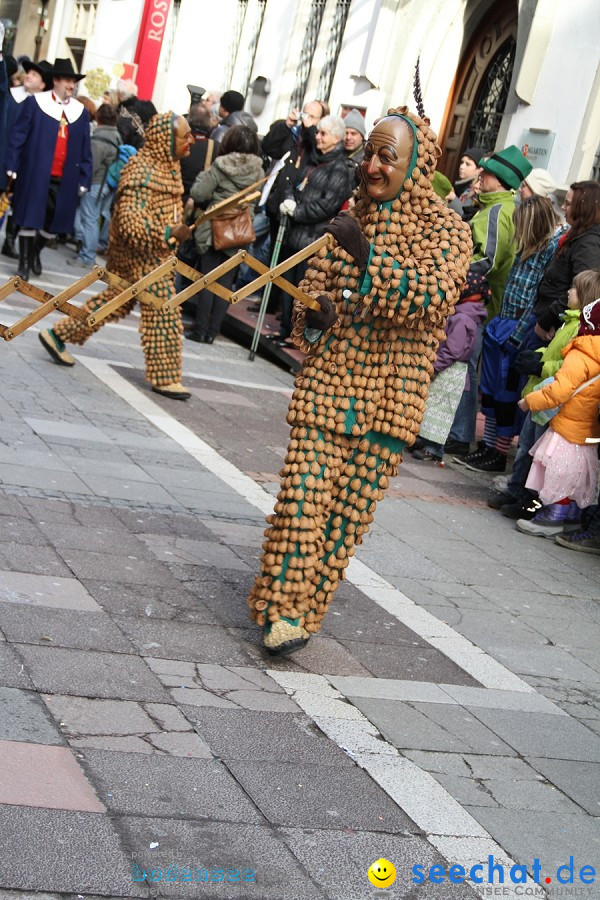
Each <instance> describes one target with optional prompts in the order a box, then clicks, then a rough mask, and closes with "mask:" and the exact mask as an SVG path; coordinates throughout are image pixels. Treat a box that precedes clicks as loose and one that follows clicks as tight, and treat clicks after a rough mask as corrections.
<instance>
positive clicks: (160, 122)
mask: <svg viewBox="0 0 600 900" xmlns="http://www.w3.org/2000/svg"><path fill="white" fill-rule="evenodd" d="M189 148H190V127H189V125H188V123H187V122H186V120H185V119H183V118H181V117H179V116H174V115H173V114H172V113H164V114H161V115H156V116H154V117H153V118H152V119H151V121H150V124H149V126H148V129H147V131H146V137H145V141H144V145H143V147H142V149H141V150H140V151H139V153H138V154H137V155H136V156H134V157H132V158H131V159H130V160H129V162H128V163H127V165H126V166H125V168H124V169H123V171H122V174H121V178H120V181H119V185H118V187H117V199H116V203H115V208H114V212H113V216H112V220H111V224H110V237H109V246H108V255H107V259H106V268H107V270H108V271H109V272H113V273H114V274H116V275H120V276H121V278H124V279H125V280H126V281H127V282H128V283H130V284H131V283H133V282H135V281H138V280H139V279H140V278H143V277H144V275H147V274H148V273H149V272H151V271H152V269H155V268H156V267H157V266H160V265H161V263H163V262H165V260H167V259H168V258H169V256H172V255H173V252H174V251H173V250H172V249H171V247H170V245H169V242H170V239H171V238H175V239H176V240H178V241H179V240H188V239H189V238H190V236H191V231H190V229H189V228H188V227H187V226H186V225H182V224H181V220H182V214H183V208H182V194H183V184H182V181H181V168H180V164H179V159H181V158H182V157H183V156H186V155H187V154H188V153H189ZM176 222H179V224H175V223H176ZM146 291H147V292H149V293H152V294H154V295H155V296H157V297H159V298H160V299H161V300H163V301H166V300H168V299H169V298H170V297H171V296H173V295H174V293H175V273H174V272H173V273H172V274H171V273H169V274H167V275H163V277H162V278H161V279H160V280H159V281H156V282H155V283H154V284H152V285H150V286H149V287H147V288H146ZM119 292H120V288H118V287H114V288H109V289H108V290H106V291H103V292H102V293H101V294H98V295H97V296H96V297H93V298H92V299H90V300H88V302H87V303H86V304H85V306H84V309H85V310H87V312H88V313H89V314H91V313H93V312H95V311H96V310H98V309H100V308H101V307H102V306H103V305H104V304H105V303H108V301H109V300H112V299H113V298H114V297H116V295H117V294H118V293H119ZM134 305H135V298H134V299H131V300H129V301H128V302H127V303H124V304H123V305H122V306H120V307H119V308H118V309H116V310H115V311H114V312H113V313H111V314H110V315H109V316H107V317H106V319H103V320H101V321H100V322H98V323H97V324H96V325H93V326H90V325H86V323H85V322H80V321H77V320H75V319H73V318H70V317H66V318H64V319H61V320H60V322H58V324H57V325H55V326H54V328H52V329H48V330H46V331H42V332H41V334H40V340H41V342H42V344H43V345H44V347H45V348H46V350H47V351H48V352H49V353H50V355H51V356H52V357H53V358H54V359H55V361H56V362H58V363H60V364H62V365H73V364H74V362H75V360H74V359H73V357H72V356H71V354H70V353H68V351H67V350H66V348H65V343H71V344H80V345H81V344H84V343H85V342H86V341H87V339H88V338H89V337H90V336H91V335H92V334H93V333H94V332H96V331H98V329H99V328H100V327H101V326H102V325H104V324H105V323H106V322H111V321H113V322H114V321H116V320H118V319H122V318H123V317H124V316H126V315H127V314H128V313H129V312H130V311H131V310H132V308H133V306H134ZM140 305H141V322H140V333H141V341H142V349H143V351H144V357H145V360H146V379H147V380H148V381H149V382H150V383H151V384H152V389H153V390H154V391H156V392H157V393H160V394H164V395H165V396H167V397H172V398H174V399H177V400H187V399H188V398H189V396H190V394H189V392H188V391H186V390H185V388H184V387H183V386H182V385H181V346H182V333H183V327H182V321H181V309H180V308H179V307H177V308H176V309H173V310H163V309H155V308H154V307H153V306H150V305H148V304H145V303H142V304H140Z"/></svg>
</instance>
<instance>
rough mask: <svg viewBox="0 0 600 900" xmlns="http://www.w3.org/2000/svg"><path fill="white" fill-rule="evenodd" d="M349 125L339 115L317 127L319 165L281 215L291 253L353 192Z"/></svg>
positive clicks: (296, 274)
mask: <svg viewBox="0 0 600 900" xmlns="http://www.w3.org/2000/svg"><path fill="white" fill-rule="evenodd" d="M345 134H346V126H345V125H344V120H343V119H340V118H339V117H338V116H325V117H324V118H323V119H321V121H320V122H319V124H318V125H317V135H316V145H317V151H318V153H317V162H316V165H314V166H309V167H308V168H307V170H306V174H305V176H304V178H303V179H302V181H300V182H299V183H298V184H297V185H295V187H293V188H292V189H290V192H289V196H287V197H286V199H284V200H283V202H282V203H281V206H280V207H279V212H280V214H281V216H282V221H283V217H284V216H285V217H286V224H287V227H286V232H285V239H284V244H285V247H286V249H287V250H288V251H289V252H288V254H287V255H288V256H289V255H291V253H296V252H297V251H298V250H302V249H303V248H304V247H308V245H309V244H312V242H313V241H316V240H317V238H319V237H321V235H323V234H325V229H326V227H327V225H328V223H329V221H330V220H331V219H332V218H333V216H335V215H336V214H337V213H338V212H339V211H340V209H341V208H342V206H343V205H344V203H345V202H346V200H347V199H348V198H349V196H350V194H351V193H352V189H353V184H352V183H351V173H350V170H349V169H348V163H347V159H346V154H345V151H344V136H345ZM305 271H306V263H305V262H303V263H299V264H298V265H297V266H295V267H294V268H293V269H291V270H290V271H289V272H288V273H287V274H286V278H287V279H288V280H289V281H291V282H292V283H293V284H299V283H300V281H301V280H302V278H303V277H304V273H305ZM292 306H293V301H292V299H291V297H288V296H287V294H286V295H285V297H284V299H283V303H282V319H281V333H280V335H279V339H280V340H286V339H287V338H288V337H289V336H290V334H291V332H292Z"/></svg>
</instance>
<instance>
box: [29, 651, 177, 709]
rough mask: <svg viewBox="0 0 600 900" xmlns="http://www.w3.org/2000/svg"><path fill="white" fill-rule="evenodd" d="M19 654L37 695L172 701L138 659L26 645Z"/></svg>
mask: <svg viewBox="0 0 600 900" xmlns="http://www.w3.org/2000/svg"><path fill="white" fill-rule="evenodd" d="M19 652H20V654H21V656H22V657H23V660H24V662H25V665H26V667H27V669H28V671H29V673H30V675H31V679H32V681H33V683H34V684H35V686H36V689H37V690H38V691H43V692H45V693H50V694H74V695H76V696H77V695H82V696H87V697H114V698H118V699H123V700H150V701H153V702H162V703H164V702H168V701H169V695H168V694H167V693H166V692H165V690H164V688H163V686H162V685H161V683H160V681H158V679H157V678H156V676H155V675H153V674H152V672H151V671H150V669H148V667H147V666H146V665H145V664H144V662H143V660H141V659H139V657H137V656H128V655H126V654H124V653H98V652H92V651H89V650H85V651H84V650H70V649H64V648H62V647H35V646H29V645H26V644H23V645H20V647H19Z"/></svg>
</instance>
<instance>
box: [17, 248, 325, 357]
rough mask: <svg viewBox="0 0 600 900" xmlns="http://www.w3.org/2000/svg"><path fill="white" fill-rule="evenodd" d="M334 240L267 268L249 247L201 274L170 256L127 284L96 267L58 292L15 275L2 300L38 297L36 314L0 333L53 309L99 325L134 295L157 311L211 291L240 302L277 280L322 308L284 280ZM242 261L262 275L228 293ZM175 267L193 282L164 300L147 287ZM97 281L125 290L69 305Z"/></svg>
mask: <svg viewBox="0 0 600 900" xmlns="http://www.w3.org/2000/svg"><path fill="white" fill-rule="evenodd" d="M331 240H332V237H331V235H328V234H326V235H323V237H321V238H319V239H318V240H317V241H314V243H312V244H310V245H309V246H308V247H305V248H304V250H300V251H299V252H298V253H295V254H294V255H293V256H290V257H289V259H286V260H285V261H284V262H282V263H279V265H277V266H274V267H273V268H272V269H269V268H268V266H266V265H265V264H264V263H262V262H260V261H259V260H257V259H255V258H254V257H253V256H252V255H251V254H250V253H248V251H247V250H238V252H237V253H235V254H234V255H233V256H231V257H230V258H229V259H227V260H226V261H225V262H224V263H221V265H220V266H217V267H216V268H215V269H212V270H211V271H210V272H207V273H206V274H203V273H202V272H199V271H198V270H197V269H194V268H192V267H191V266H188V265H186V264H185V263H183V262H181V260H179V259H177V257H175V256H172V257H169V259H167V260H166V261H165V262H164V263H161V265H160V266H157V267H156V268H155V269H152V271H151V272H149V273H148V274H147V275H145V276H144V277H143V278H140V279H139V281H136V282H135V283H134V284H129V283H128V282H126V281H125V280H124V279H123V278H120V277H119V276H118V275H115V274H113V273H112V272H108V271H107V270H106V269H105V268H103V267H102V266H94V268H93V269H91V271H90V272H88V273H87V274H86V275H83V276H82V277H81V278H78V279H77V281H75V282H73V284H71V285H69V287H67V288H65V289H64V290H63V291H61V292H60V293H58V294H56V295H55V296H53V295H52V294H49V293H48V292H47V291H43V290H41V289H40V288H38V287H35V285H33V284H29V282H28V281H24V280H23V279H22V278H20V277H19V276H18V275H17V276H15V277H13V278H11V279H9V281H7V282H6V284H4V285H2V287H0V303H1V301H2V300H6V298H7V297H9V296H10V295H11V294H13V293H14V292H15V291H16V292H18V293H20V294H23V295H24V296H25V297H29V298H31V299H32V300H35V301H36V302H37V303H38V304H39V305H38V307H37V309H34V310H33V312H31V313H29V314H28V315H26V316H24V317H23V318H21V319H19V320H18V321H17V322H15V323H14V324H12V325H2V324H0V336H1V337H3V338H4V340H5V341H12V339H13V338H15V337H17V336H18V335H19V334H22V333H23V332H24V331H26V330H27V329H28V328H30V327H31V326H32V325H35V324H36V323H37V322H39V321H40V320H41V319H43V318H44V317H45V316H47V315H49V314H50V313H53V312H61V313H66V314H67V315H69V316H72V317H73V318H74V319H78V320H79V321H85V322H86V323H87V324H88V325H96V324H98V322H101V321H102V320H103V319H105V318H106V317H107V316H109V315H110V314H111V313H112V312H114V311H115V310H116V309H118V308H119V307H120V306H122V305H123V304H124V303H127V302H128V301H129V300H131V299H132V298H135V299H137V300H139V301H140V302H141V303H149V304H151V305H152V306H154V307H155V309H162V308H163V307H164V308H165V309H175V308H176V307H177V306H180V305H181V304H182V303H185V301H186V300H189V299H190V298H191V297H193V296H194V295H195V294H197V293H199V292H200V291H202V290H209V291H212V293H213V294H216V295H217V296H218V297H222V298H223V299H224V300H227V301H228V302H229V303H239V301H240V300H244V299H245V298H246V297H249V296H250V294H253V293H254V292H255V291H257V290H258V289H259V288H261V287H263V286H264V285H266V284H267V283H268V282H273V284H276V285H277V286H278V287H280V288H281V289H282V290H283V291H285V292H286V293H287V294H289V295H290V296H291V297H293V298H294V299H295V300H299V301H300V302H301V303H303V304H304V305H305V306H309V307H311V309H319V308H320V307H319V304H318V303H317V301H316V300H314V299H313V298H312V297H309V296H308V295H307V294H305V293H303V292H302V291H301V290H299V288H297V287H296V286H295V285H293V284H292V283H291V282H290V281H287V280H286V279H285V278H283V274H284V273H285V272H287V271H289V269H292V268H293V267H294V266H296V265H297V264H298V263H299V262H302V261H303V260H305V259H308V258H309V257H311V256H314V254H315V253H317V252H318V251H319V250H321V248H322V247H325V246H327V245H328V244H329V242H330V241H331ZM242 263H245V264H246V265H247V266H249V267H250V268H251V269H253V270H254V271H255V272H258V273H259V274H258V278H255V279H254V281H251V282H250V284H247V285H246V286H245V287H244V288H242V289H241V290H239V291H230V290H228V289H227V288H225V287H223V285H221V284H219V282H218V279H219V278H220V277H221V276H222V275H225V274H226V273H227V272H230V271H231V270H232V269H235V268H236V267H237V266H239V265H241V264H242ZM171 271H177V272H179V273H180V274H181V275H183V276H184V277H185V278H188V279H189V280H190V281H191V282H192V284H191V285H189V286H188V287H186V288H184V289H183V290H182V291H180V292H179V293H178V294H175V296H174V297H171V298H170V299H169V300H167V301H164V302H163V301H162V300H159V299H158V297H155V296H154V295H153V294H151V293H150V292H149V291H147V290H146V288H149V287H150V286H151V285H152V284H154V283H155V282H157V281H158V280H159V279H160V278H162V277H163V276H164V275H166V274H167V273H168V272H171ZM96 281H103V282H104V283H105V284H107V285H108V286H109V287H119V288H121V291H120V293H119V294H117V295H116V297H114V298H113V299H112V300H110V301H109V302H108V303H105V304H104V306H102V307H101V308H100V309H98V310H96V311H95V312H93V313H91V314H88V313H87V312H85V311H84V310H83V309H81V308H80V307H78V306H75V305H74V304H73V303H71V301H72V300H73V298H74V297H76V296H77V295H78V294H80V293H81V292H82V291H84V290H86V289H87V288H88V287H89V286H90V285H92V284H94V282H96Z"/></svg>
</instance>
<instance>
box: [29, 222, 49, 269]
mask: <svg viewBox="0 0 600 900" xmlns="http://www.w3.org/2000/svg"><path fill="white" fill-rule="evenodd" d="M45 246H46V238H44V237H42V235H41V234H40V233H39V231H38V232H36V235H35V237H34V239H33V256H32V258H31V271H32V272H33V274H34V275H41V274H42V260H41V259H40V253H41V252H42V250H43V249H44V247H45Z"/></svg>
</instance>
